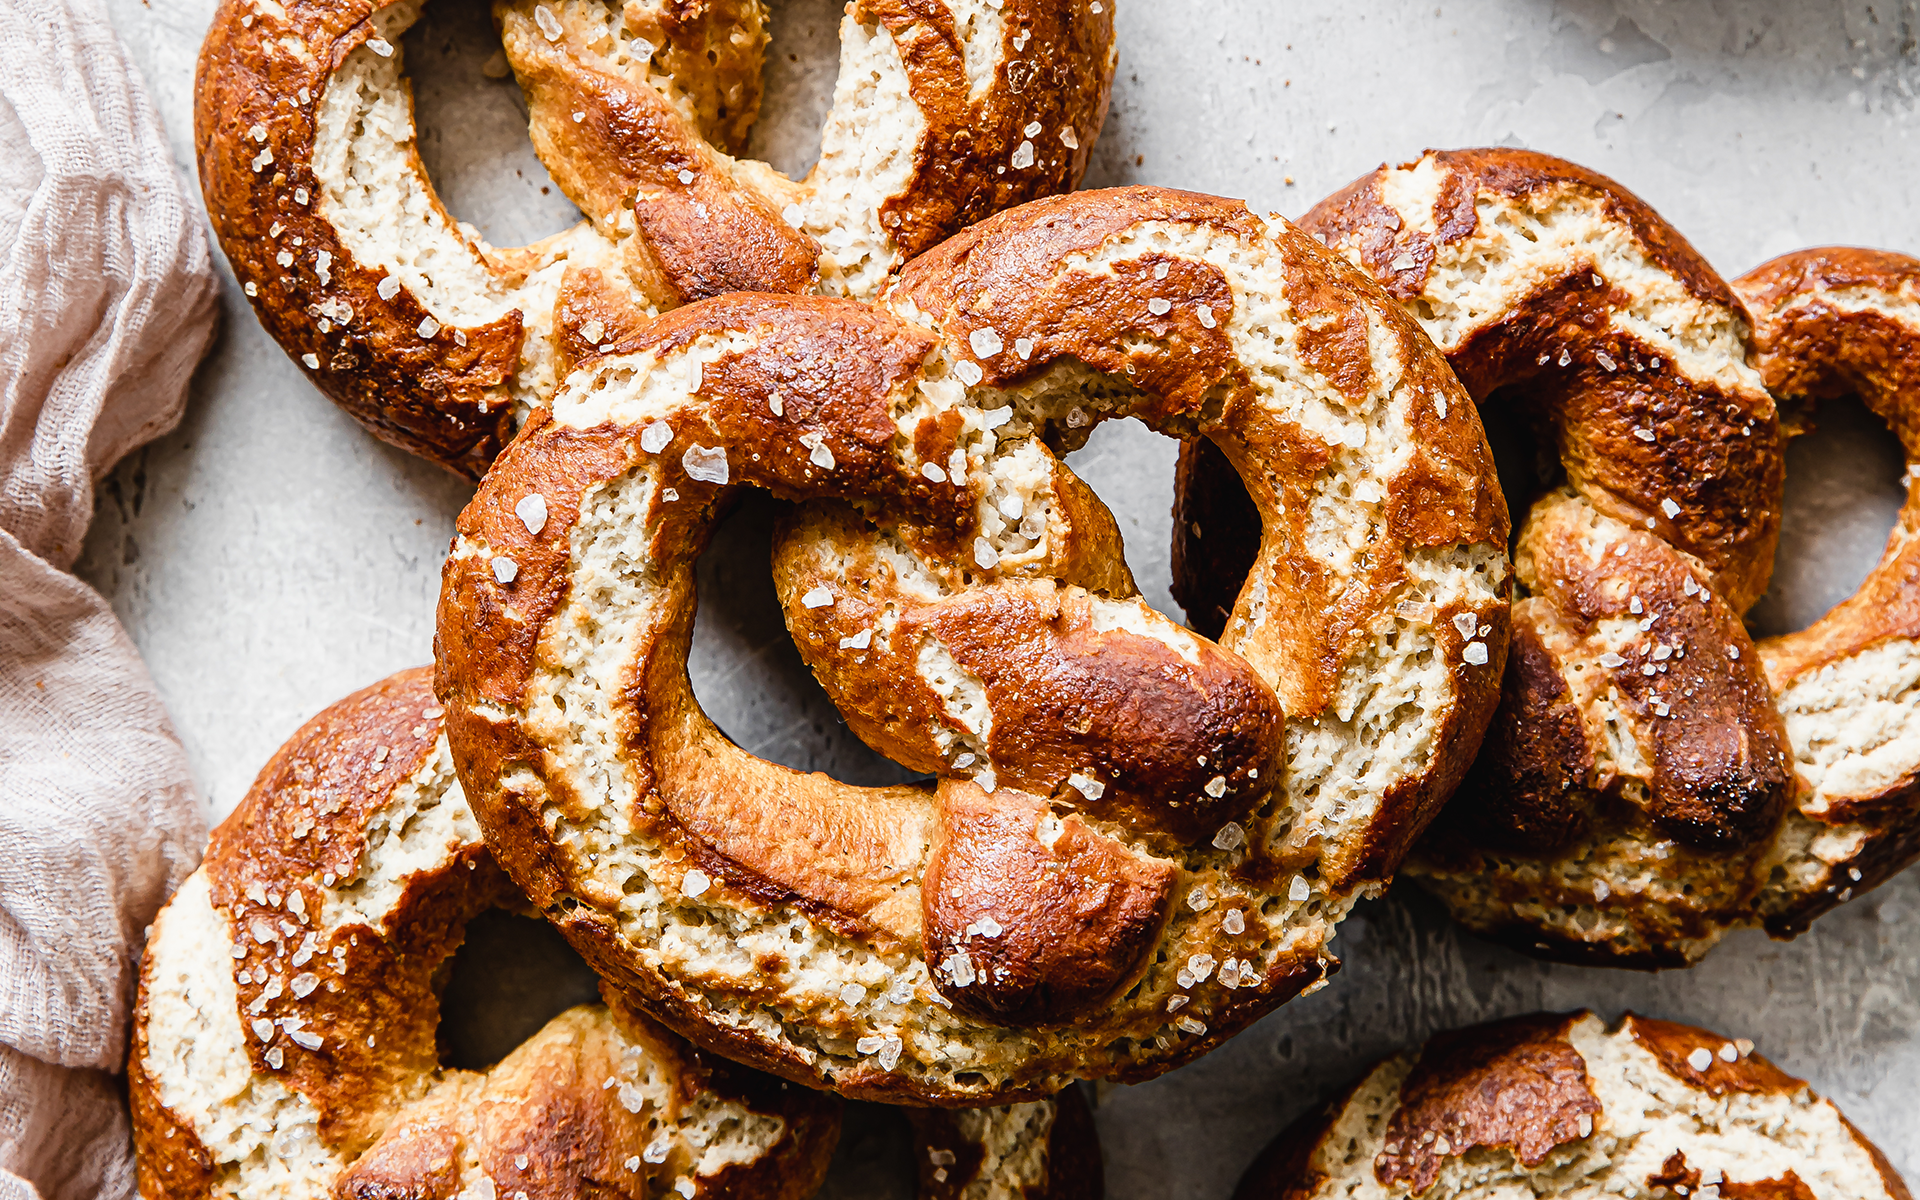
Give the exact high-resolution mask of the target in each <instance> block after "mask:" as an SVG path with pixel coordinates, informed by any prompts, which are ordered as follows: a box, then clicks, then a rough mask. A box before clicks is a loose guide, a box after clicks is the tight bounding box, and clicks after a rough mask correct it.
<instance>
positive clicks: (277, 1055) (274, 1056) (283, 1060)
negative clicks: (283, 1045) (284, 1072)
mask: <svg viewBox="0 0 1920 1200" xmlns="http://www.w3.org/2000/svg"><path fill="white" fill-rule="evenodd" d="M267 1065H268V1066H270V1067H272V1068H273V1069H274V1070H276V1071H278V1070H279V1069H280V1068H281V1067H284V1066H286V1065H287V1056H286V1054H285V1053H284V1052H283V1051H282V1050H281V1049H280V1047H278V1046H275V1047H274V1048H273V1049H271V1050H269V1051H267Z"/></svg>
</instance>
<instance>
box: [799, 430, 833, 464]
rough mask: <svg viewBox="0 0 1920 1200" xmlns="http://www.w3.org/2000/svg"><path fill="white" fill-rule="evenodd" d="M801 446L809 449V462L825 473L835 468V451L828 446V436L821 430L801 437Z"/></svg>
mask: <svg viewBox="0 0 1920 1200" xmlns="http://www.w3.org/2000/svg"><path fill="white" fill-rule="evenodd" d="M800 444H801V445H802V446H805V447H806V448H807V461H808V462H810V463H812V464H813V465H814V466H816V467H819V468H820V469H821V470H823V471H831V470H833V468H834V461H835V460H834V457H833V450H832V449H831V448H829V447H828V445H827V435H826V434H825V433H823V432H821V431H820V430H817V429H816V430H814V431H813V432H812V433H803V434H801V435H800Z"/></svg>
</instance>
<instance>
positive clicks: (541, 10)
mask: <svg viewBox="0 0 1920 1200" xmlns="http://www.w3.org/2000/svg"><path fill="white" fill-rule="evenodd" d="M533 23H534V24H535V25H538V26H539V27H540V32H541V33H544V34H546V35H547V40H548V41H550V42H557V41H559V40H560V19H559V18H558V17H556V16H554V15H553V10H551V9H549V8H548V7H547V6H546V5H544V4H536V5H534V6H533Z"/></svg>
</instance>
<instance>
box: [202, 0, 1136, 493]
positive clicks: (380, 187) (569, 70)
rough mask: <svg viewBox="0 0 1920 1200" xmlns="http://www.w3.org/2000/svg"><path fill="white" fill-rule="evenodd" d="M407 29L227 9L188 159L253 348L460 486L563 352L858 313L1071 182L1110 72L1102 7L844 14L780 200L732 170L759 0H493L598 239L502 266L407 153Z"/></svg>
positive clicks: (1020, 4) (577, 233)
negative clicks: (897, 273) (916, 264)
mask: <svg viewBox="0 0 1920 1200" xmlns="http://www.w3.org/2000/svg"><path fill="white" fill-rule="evenodd" d="M419 10H420V0H394V2H393V3H388V4H375V3H372V2H371V0H289V2H288V3H286V4H283V3H281V2H280V0H225V2H224V3H223V4H222V6H221V8H220V10H219V12H218V13H217V14H216V16H215V19H214V22H213V26H212V28H211V29H210V30H209V32H208V35H207V39H206V42H205V43H204V45H203V46H202V49H201V56H200V62H199V70H198V75H197V78H196V82H195V100H196V106H195V139H196V142H197V146H198V156H199V162H200V174H201V183H202V188H203V191H204V193H205V195H206V197H207V204H208V211H209V214H210V216H211V217H212V219H213V222H214V227H215V230H216V232H217V233H218V234H219V236H220V239H221V245H222V246H223V248H224V249H225V250H226V252H227V256H228V258H229V259H230V260H231V261H232V263H233V266H234V269H235V272H236V274H237V275H238V276H239V277H240V280H241V283H242V286H243V289H244V290H245V291H246V294H247V295H248V297H249V298H250V299H251V300H252V301H253V303H254V307H255V310H256V312H257V313H258V314H259V316H260V318H261V321H262V323H263V324H265V325H266V327H267V330H268V332H270V333H271V334H272V335H273V336H274V338H275V339H276V340H277V341H279V342H280V344H281V345H282V346H283V347H284V348H285V349H286V350H287V352H288V353H289V354H290V355H291V356H292V357H294V358H295V359H296V360H298V361H299V362H300V363H301V365H302V366H303V367H304V368H305V369H306V370H307V371H308V372H310V373H311V374H312V377H313V379H314V382H315V384H316V385H317V386H319V387H320V388H321V389H322V390H323V391H325V392H326V393H327V394H328V395H329V396H330V397H332V398H333V399H334V400H335V401H336V402H337V403H339V404H340V405H341V406H342V407H343V408H345V409H346V410H347V411H348V412H349V413H351V414H352V415H353V416H354V417H355V418H356V419H358V420H360V421H361V422H362V423H363V424H365V425H367V426H368V428H369V429H371V430H372V431H373V432H374V433H375V434H377V435H378V436H380V437H382V438H384V439H386V440H388V441H390V442H392V443H394V444H395V445H398V446H401V447H402V448H404V449H407V450H409V451H411V452H413V453H416V454H421V455H424V456H426V457H429V458H432V459H434V460H435V461H438V462H440V463H441V464H442V465H445V466H447V467H449V468H450V469H452V470H454V471H456V472H458V473H461V474H464V475H468V476H471V477H474V478H477V477H478V476H479V475H480V474H481V473H482V472H483V471H484V470H485V468H486V466H487V464H488V463H489V462H490V461H491V460H492V458H493V457H494V455H495V454H496V453H497V452H498V450H499V448H500V446H501V445H502V444H504V442H505V441H506V440H507V438H509V437H510V436H511V435H512V432H513V429H514V427H515V426H516V425H517V424H518V423H519V421H521V420H523V419H524V417H525V415H526V413H528V412H529V411H531V410H532V409H535V408H538V407H540V406H542V405H543V404H544V403H545V402H546V398H547V397H548V396H549V395H551V394H552V391H553V389H554V386H555V385H556V383H557V381H558V380H559V379H560V378H562V377H563V376H564V374H565V371H566V370H567V369H568V368H569V367H570V365H571V357H570V356H573V355H577V354H578V353H581V352H582V350H581V347H585V348H586V349H588V350H590V349H591V348H593V347H595V346H598V345H600V344H602V343H604V342H605V341H608V340H617V339H618V338H619V337H621V336H624V335H625V334H626V333H629V332H631V331H632V330H633V328H635V327H637V326H638V325H639V324H640V323H642V322H644V321H645V320H646V319H648V318H649V317H651V316H653V315H655V314H656V313H657V312H658V311H660V310H663V309H666V308H670V307H673V306H674V305H678V304H682V303H685V302H687V301H690V300H694V299H699V298H701V297H704V296H710V295H716V294H719V293H721V292H725V291H742V290H744V291H781V292H797V291H807V290H821V291H825V292H828V293H831V294H846V295H853V296H858V297H862V298H865V297H870V296H872V295H873V294H875V293H876V292H877V291H878V290H879V289H880V288H881V287H882V286H883V284H884V282H885V280H886V278H887V277H888V275H889V273H890V272H891V271H893V270H894V269H895V268H897V267H898V266H899V264H900V263H901V262H903V261H904V260H905V258H906V257H907V256H908V255H909V254H911V253H913V252H915V251H917V250H918V249H921V248H923V247H925V246H927V245H930V244H931V243H932V242H934V241H937V240H938V239H939V238H940V237H943V236H945V235H946V234H947V233H950V232H952V231H953V230H955V229H957V228H959V227H960V226H961V225H962V224H964V223H965V222H967V221H971V220H974V219H977V218H978V217H980V216H983V215H985V214H987V213H989V212H992V211H995V210H997V209H999V208H1004V207H1007V206H1009V205H1013V204H1017V203H1019V202H1020V201H1022V200H1025V199H1029V198H1031V197H1034V196H1040V195H1046V194H1049V193H1052V192H1056V191H1061V190H1068V189H1071V188H1072V187H1073V186H1074V184H1075V183H1076V182H1077V181H1078V179H1079V178H1080V175H1081V173H1082V172H1083V171H1084V170H1085V168H1086V162H1087V154H1088V153H1089V151H1090V150H1091V147H1092V145H1093V141H1094V137H1095V135H1096V134H1097V132H1098V130H1099V126H1100V122H1101V120H1102V119H1103V118H1104V116H1105V113H1106V106H1107V97H1108V87H1109V84H1110V82H1111V79H1112V73H1113V65H1114V46H1113V26H1112V14H1111V12H1110V11H1109V9H1108V8H1107V6H1106V5H1103V4H1099V3H1096V2H1094V0H1005V2H1004V3H999V4H994V5H989V4H987V3H985V0H952V2H951V4H946V3H937V2H935V0H913V2H910V3H909V2H904V0H903V2H899V3H892V2H889V3H875V4H873V5H869V6H862V7H859V8H857V10H855V11H850V12H849V13H848V16H847V18H846V20H845V21H844V22H843V24H842V39H843V53H842V60H843V61H842V70H841V83H840V86H839V87H838V89H837V90H836V94H835V104H834V108H833V111H832V112H831V113H830V114H829V118H828V123H827V129H826V131H825V134H824V137H823V142H822V154H821V159H820V162H819V164H818V165H817V166H816V167H815V169H814V170H813V172H812V173H811V174H809V176H808V177H807V178H806V179H805V180H802V181H799V182H794V181H791V180H788V179H785V178H784V177H782V176H781V175H779V174H778V173H777V172H775V171H774V170H773V169H772V168H770V167H768V166H766V165H765V164H763V163H755V162H751V161H746V160H738V159H734V158H732V157H730V156H729V155H728V154H727V153H726V151H727V150H729V149H733V150H737V149H738V148H739V146H740V145H741V143H742V141H743V140H744V137H745V133H746V131H747V128H748V127H749V125H750V124H751V122H752V120H753V117H754V116H755V114H757V112H758V109H759V68H760V59H761V57H762V55H763V53H764V51H765V46H766V34H765V20H766V14H765V11H764V9H763V8H762V6H761V5H760V4H759V3H758V0H724V2H720V0H716V2H713V3H703V4H699V5H691V6H687V5H680V4H670V3H667V2H666V0H551V2H550V3H549V2H547V0H515V2H505V0H503V2H502V3H501V4H500V5H499V12H498V17H499V20H500V23H501V27H502V34H503V38H504V46H505V50H506V53H507V57H508V60H509V62H510V64H511V65H512V67H513V68H514V70H515V72H516V73H517V74H518V75H519V77H520V82H521V85H522V87H523V89H524V90H525V92H526V94H527V96H528V100H529V104H530V107H531V131H532V135H533V140H534V145H535V149H536V151H537V152H538V153H539V154H540V155H541V158H542V160H543V161H544V162H545V163H546V165H547V167H548V170H549V171H550V172H551V173H552V175H553V177H554V180H555V182H557V183H558V184H559V185H560V187H561V190H562V191H563V192H564V193H565V194H566V195H567V197H568V198H569V199H570V200H572V201H573V202H574V203H575V204H577V205H579V206H580V207H581V208H582V209H583V210H584V211H585V212H586V214H587V219H586V220H585V221H583V222H582V223H581V224H580V225H578V226H576V227H575V228H573V229H571V230H568V231H566V232H564V233H561V234H557V235H555V236H553V237H550V238H547V239H544V240H543V241H541V242H539V243H537V244H535V245H532V246H528V247H524V248H519V249H496V248H495V247H492V246H489V245H487V244H486V242H485V241H484V240H483V239H482V238H481V237H480V235H479V233H478V231H477V230H474V229H473V228H471V227H470V226H465V225H462V224H460V223H458V222H456V221H454V220H453V218H452V217H451V216H449V214H448V213H447V212H446V210H445V208H444V207H443V206H442V204H441V202H440V200H439V197H438V196H437V195H436V194H435V192H434V189H433V185H432V183H431V181H430V180H428V179H427V177H426V173H425V170H424V168H423V167H422V165H421V162H420V156H419V152H418V147H417V145H416V144H415V138H414V125H413V113H412V99H411V94H410V92H409V90H408V85H407V82H406V79H405V76H404V74H403V72H402V65H401V54H400V49H399V46H400V38H401V35H402V34H403V33H404V32H405V31H406V30H407V28H408V27H409V26H410V25H411V24H412V23H413V22H414V20H415V19H416V17H417V16H418V14H419ZM716 140H717V141H718V143H719V145H717V146H716V145H715V144H714V142H715V141H716Z"/></svg>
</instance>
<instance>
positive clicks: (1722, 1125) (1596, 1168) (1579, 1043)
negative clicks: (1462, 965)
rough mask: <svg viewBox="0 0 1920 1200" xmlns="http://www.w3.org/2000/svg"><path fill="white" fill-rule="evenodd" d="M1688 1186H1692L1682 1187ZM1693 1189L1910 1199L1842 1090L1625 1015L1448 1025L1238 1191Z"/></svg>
mask: <svg viewBox="0 0 1920 1200" xmlns="http://www.w3.org/2000/svg"><path fill="white" fill-rule="evenodd" d="M1682 1188H1684V1189H1685V1191H1684V1192H1683V1191H1681V1189H1682ZM1616 1193H1624V1194H1627V1195H1633V1194H1636V1193H1640V1194H1648V1193H1650V1194H1652V1195H1656V1196H1658V1195H1664V1194H1670V1193H1671V1194H1685V1195H1693V1196H1700V1197H1713V1196H1719V1197H1742V1198H1747V1200H1911V1197H1910V1194H1909V1193H1908V1191H1907V1188H1906V1185H1905V1184H1904V1183H1902V1182H1901V1180H1900V1177H1899V1176H1898V1175H1897V1174H1895V1173H1894V1171H1893V1168H1892V1167H1891V1165H1889V1164H1888V1162H1887V1160H1886V1157H1885V1156H1884V1155H1882V1154H1881V1153H1880V1151H1879V1150H1878V1149H1877V1148H1875V1147H1874V1146H1873V1145H1872V1144H1871V1143H1869V1142H1868V1141H1867V1140H1866V1139H1865V1138H1864V1137H1862V1136H1861V1135H1860V1132H1859V1130H1857V1129H1855V1128H1854V1127H1853V1126H1852V1125H1851V1124H1849V1123H1848V1121H1847V1119H1846V1118H1845V1117H1843V1116H1841V1115H1840V1112H1839V1110H1837V1109H1836V1108H1834V1106H1833V1104H1832V1103H1831V1102H1829V1101H1827V1100H1824V1099H1822V1098H1821V1097H1819V1096H1816V1095H1814V1094H1813V1092H1812V1090H1811V1089H1809V1088H1808V1087H1807V1085H1806V1083H1805V1082H1803V1081H1802V1080H1799V1079H1795V1078H1793V1077H1792V1076H1790V1075H1788V1074H1786V1073H1785V1072H1784V1071H1781V1070H1780V1069H1779V1068H1778V1067H1776V1066H1774V1065H1773V1064H1772V1063H1770V1062H1768V1061H1767V1060H1766V1059H1764V1058H1761V1057H1760V1056H1759V1055H1757V1054H1754V1053H1753V1048H1752V1044H1751V1043H1749V1042H1746V1041H1744V1040H1742V1041H1738V1042H1734V1041H1728V1040H1727V1039H1725V1038H1722V1037H1719V1036H1718V1035H1715V1034H1712V1033H1709V1032H1707V1031H1706V1030H1704V1029H1696V1028H1693V1027H1692V1026H1688V1025H1678V1024H1674V1023H1673V1022H1670V1021H1659V1020H1654V1019H1652V1018H1648V1017H1640V1016H1635V1015H1633V1014H1631V1013H1630V1014H1628V1015H1626V1016H1625V1017H1623V1018H1622V1019H1621V1021H1620V1023H1619V1024H1618V1025H1616V1026H1615V1027H1614V1028H1613V1029H1611V1030H1609V1029H1607V1028H1606V1026H1605V1025H1604V1023H1603V1022H1602V1021H1601V1020H1600V1018H1598V1017H1596V1016H1595V1015H1593V1014H1592V1013H1590V1012H1579V1013H1570V1014H1548V1013H1542V1014H1536V1015H1533V1016H1526V1017H1516V1018H1512V1019H1509V1020H1505V1021H1497V1022H1494V1023H1492V1024H1488V1025H1480V1026H1476V1027H1474V1028H1472V1029H1463V1030H1456V1031H1453V1032H1450V1033H1444V1034H1440V1035H1439V1036H1437V1037H1435V1038H1434V1039H1433V1040H1431V1041H1429V1042H1428V1043H1427V1044H1426V1045H1425V1046H1424V1047H1421V1048H1420V1049H1419V1050H1417V1051H1415V1052H1413V1053H1410V1054H1402V1055H1399V1056H1397V1057H1395V1058H1390V1059H1388V1060H1386V1061H1384V1062H1382V1063H1380V1064H1379V1065H1378V1066H1376V1067H1374V1068H1373V1070H1372V1071H1371V1072H1369V1073H1368V1074H1367V1075H1366V1076H1365V1077H1364V1078H1362V1079H1361V1080H1360V1081H1359V1082H1358V1083H1356V1084H1355V1085H1354V1086H1353V1087H1352V1088H1351V1089H1349V1090H1348V1091H1347V1092H1346V1093H1345V1094H1344V1095H1342V1096H1340V1097H1338V1098H1337V1099H1335V1100H1334V1101H1333V1102H1332V1103H1331V1104H1329V1105H1328V1106H1327V1107H1325V1108H1324V1109H1320V1110H1318V1111H1313V1112H1309V1113H1307V1114H1306V1115H1305V1116H1303V1117H1302V1118H1301V1119H1300V1120H1299V1121H1297V1122H1295V1124H1294V1125H1293V1126H1292V1127H1290V1128H1289V1129H1288V1130H1287V1131H1286V1132H1284V1133H1282V1134H1281V1135H1280V1136H1279V1137H1278V1138H1276V1139H1275V1140H1274V1141H1273V1142H1272V1143H1271V1144H1270V1145H1268V1147H1267V1148H1266V1149H1265V1150H1264V1151H1263V1152H1262V1153H1261V1155H1260V1157H1259V1158H1258V1159H1256V1160H1255V1162H1254V1164H1253V1165H1252V1166H1251V1167H1250V1168H1248V1170H1247V1173H1246V1175H1245V1176H1243V1177H1242V1178H1241V1181H1240V1186H1239V1188H1238V1190H1237V1191H1236V1192H1235V1193H1234V1196H1235V1200H1319V1198H1321V1197H1328V1198H1331V1197H1334V1196H1341V1197H1353V1198H1355V1200H1388V1198H1391V1197H1423V1198H1426V1200H1438V1198H1442V1197H1445V1198H1449V1200H1476V1198H1480V1197H1485V1198H1488V1200H1492V1198H1493V1197H1497V1196H1509V1195H1527V1196H1540V1197H1548V1198H1560V1197H1565V1198H1567V1200H1574V1198H1576V1197H1577V1198H1581V1200H1594V1198H1597V1197H1601V1196H1605V1195H1611V1194H1616Z"/></svg>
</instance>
